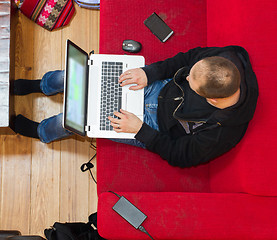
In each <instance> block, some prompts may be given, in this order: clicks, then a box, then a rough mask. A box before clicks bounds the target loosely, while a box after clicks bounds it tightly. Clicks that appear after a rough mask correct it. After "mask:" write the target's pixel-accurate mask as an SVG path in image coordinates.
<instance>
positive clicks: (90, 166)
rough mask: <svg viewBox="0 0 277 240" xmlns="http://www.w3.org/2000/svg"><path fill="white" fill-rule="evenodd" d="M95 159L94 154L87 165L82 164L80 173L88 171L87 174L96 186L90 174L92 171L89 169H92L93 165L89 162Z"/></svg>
mask: <svg viewBox="0 0 277 240" xmlns="http://www.w3.org/2000/svg"><path fill="white" fill-rule="evenodd" d="M95 157H96V153H95V154H94V155H93V157H92V158H91V159H90V160H89V161H88V162H87V163H84V164H83V165H82V166H81V171H82V172H86V171H87V170H89V173H90V176H91V178H92V180H93V181H94V182H95V183H96V184H97V181H96V180H95V178H94V176H93V174H92V171H91V169H92V168H94V165H93V164H92V163H91V161H92V160H93V159H94V158H95Z"/></svg>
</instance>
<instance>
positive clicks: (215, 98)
mask: <svg viewBox="0 0 277 240" xmlns="http://www.w3.org/2000/svg"><path fill="white" fill-rule="evenodd" d="M165 79H172V80H166V81H164V80H165ZM161 80H163V81H161ZM119 82H120V84H121V85H122V86H125V85H128V84H131V83H135V84H136V86H133V87H131V89H133V90H137V89H142V88H145V87H146V91H145V92H146V94H147V98H146V100H145V101H146V102H147V101H148V98H149V97H148V94H149V95H150V96H152V98H153V96H156V97H155V99H154V102H153V103H152V102H151V101H150V104H148V103H147V104H146V103H145V105H146V106H147V105H151V106H154V107H153V109H151V112H152V113H149V112H150V111H149V112H148V110H147V109H146V110H145V112H146V113H145V116H144V122H142V121H141V120H140V119H139V118H137V117H136V116H135V115H133V114H131V113H129V112H127V111H124V110H121V111H120V112H116V113H115V115H116V116H117V117H119V119H115V118H112V117H109V120H110V121H111V125H112V126H113V127H114V130H115V131H116V132H128V133H135V134H136V135H135V138H136V139H135V140H134V141H133V142H130V141H128V140H126V141H124V140H123V142H125V143H130V144H132V145H136V146H141V147H145V148H146V149H148V150H149V151H152V152H155V153H157V154H159V155H160V156H161V157H162V158H163V159H165V160H167V161H168V163H169V164H171V165H173V166H179V167H190V166H196V165H199V164H201V163H204V162H207V161H209V160H211V159H213V158H215V157H217V156H219V155H221V154H223V153H225V152H227V151H228V150H230V149H231V148H232V147H234V146H235V145H236V144H237V143H238V142H239V141H240V140H241V138H242V137H243V135H244V134H245V131H246V129H247V126H248V123H249V121H250V120H251V119H252V117H253V114H254V111H255V107H256V102H257V98H258V86H257V81H256V77H255V74H254V72H253V70H252V67H251V64H250V60H249V57H248V54H247V52H246V51H245V50H244V49H243V48H241V47H238V46H229V47H224V48H216V47H213V48H195V49H192V50H190V51H188V52H186V53H179V54H177V55H176V56H175V57H173V58H169V59H166V60H165V61H161V62H157V63H153V64H151V65H149V66H146V67H144V68H141V69H132V70H130V71H127V72H125V73H123V74H122V75H121V77H120V80H119ZM155 101H156V102H155ZM153 113H154V114H153ZM149 119H150V120H149ZM119 141H121V140H119ZM121 142H122V141H121Z"/></svg>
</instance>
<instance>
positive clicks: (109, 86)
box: [100, 62, 123, 131]
mask: <svg viewBox="0 0 277 240" xmlns="http://www.w3.org/2000/svg"><path fill="white" fill-rule="evenodd" d="M122 71H123V63H122V62H103V63H102V79H101V80H102V81H101V89H102V92H101V110H100V130H106V131H111V130H113V127H112V126H111V124H110V121H109V120H108V116H113V117H115V116H114V112H118V111H119V110H120V108H121V100H122V87H120V85H119V83H118V79H119V76H120V75H121V74H122Z"/></svg>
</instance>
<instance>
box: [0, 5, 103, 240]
mask: <svg viewBox="0 0 277 240" xmlns="http://www.w3.org/2000/svg"><path fill="white" fill-rule="evenodd" d="M75 9H76V14H75V16H74V17H73V19H72V21H71V23H70V25H69V26H68V27H65V28H64V29H62V30H55V31H53V32H49V31H47V30H44V29H43V28H42V27H40V26H38V25H36V24H35V23H34V22H32V21H30V20H29V19H27V18H26V17H25V16H23V15H22V14H20V13H19V20H18V25H17V32H16V34H17V37H16V62H15V65H16V71H15V78H28V79H39V78H41V77H42V76H43V74H44V73H45V72H47V71H49V70H55V69H63V68H64V51H65V42H66V39H67V38H69V39H71V40H72V41H73V42H75V43H77V44H78V45H79V46H80V47H82V48H83V49H84V50H86V51H88V52H89V51H91V50H93V49H94V50H95V52H96V53H98V51H99V11H97V10H88V9H83V8H79V7H78V6H76V5H75ZM62 97H63V95H62V94H59V95H58V96H52V97H46V96H44V95H43V94H30V95H28V96H17V97H16V99H15V110H16V113H17V114H23V115H24V116H26V117H28V118H31V119H33V120H35V121H41V120H42V119H44V118H46V117H50V116H52V115H55V114H58V113H60V112H61V111H62ZM0 138H1V148H0V191H1V198H0V229H1V230H7V229H9V230H10V229H14V230H19V231H21V232H22V234H39V235H41V236H43V230H44V229H45V228H47V227H50V226H51V225H53V223H54V222H56V221H61V222H65V221H87V217H88V215H89V214H90V213H93V212H95V211H96V209H97V196H96V185H95V184H94V182H93V181H92V180H91V178H90V176H89V173H88V172H86V173H82V172H81V171H80V166H81V165H82V163H84V162H87V161H88V160H89V158H90V157H91V156H92V155H93V154H94V150H93V149H92V148H90V140H89V139H81V138H78V137H72V138H70V139H67V140H62V141H57V142H55V143H51V144H43V143H41V142H40V141H38V140H32V139H30V138H26V137H22V136H10V135H6V136H3V135H2V136H0ZM94 164H95V161H94ZM94 175H95V169H94Z"/></svg>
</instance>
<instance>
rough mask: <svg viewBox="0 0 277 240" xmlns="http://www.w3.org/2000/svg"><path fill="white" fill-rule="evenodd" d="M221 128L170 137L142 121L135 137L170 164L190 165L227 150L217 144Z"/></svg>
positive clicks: (205, 160)
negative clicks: (175, 137)
mask: <svg viewBox="0 0 277 240" xmlns="http://www.w3.org/2000/svg"><path fill="white" fill-rule="evenodd" d="M221 130H222V129H221V127H217V128H215V129H213V130H204V131H202V132H199V133H197V134H194V135H184V136H183V137H180V138H178V139H172V138H171V137H170V136H168V135H166V134H163V133H161V132H159V131H156V130H154V129H153V128H151V127H150V126H148V125H147V124H146V123H143V125H142V128H141V129H140V131H139V132H138V133H137V134H136V136H135V138H136V139H137V140H139V141H141V142H143V143H144V144H145V145H146V148H147V149H148V150H149V151H151V152H154V153H157V154H159V155H160V156H161V157H162V158H163V159H165V160H166V161H167V162H168V163H169V164H170V165H172V166H179V167H191V166H197V165H199V164H201V163H205V162H207V161H209V160H211V159H212V158H215V157H217V156H219V155H221V154H223V153H224V152H226V151H227V150H228V149H226V148H224V147H222V148H220V146H219V137H220V132H221ZM211 131H212V132H211ZM230 148H231V147H230Z"/></svg>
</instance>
